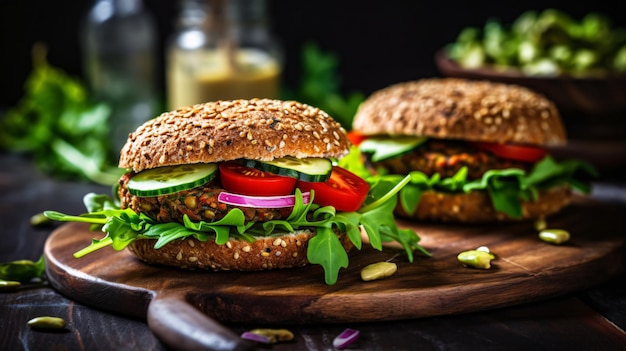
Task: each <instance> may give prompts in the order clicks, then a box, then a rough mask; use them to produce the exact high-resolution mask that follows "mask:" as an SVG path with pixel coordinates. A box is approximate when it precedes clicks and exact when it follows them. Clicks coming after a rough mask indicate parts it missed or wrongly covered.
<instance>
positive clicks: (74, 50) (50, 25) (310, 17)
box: [0, 0, 626, 106]
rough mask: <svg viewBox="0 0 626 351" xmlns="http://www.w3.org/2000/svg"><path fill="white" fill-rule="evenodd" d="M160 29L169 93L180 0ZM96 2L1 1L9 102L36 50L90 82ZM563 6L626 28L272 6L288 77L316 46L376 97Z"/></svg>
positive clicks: (448, 4)
mask: <svg viewBox="0 0 626 351" xmlns="http://www.w3.org/2000/svg"><path fill="white" fill-rule="evenodd" d="M144 4H145V7H146V11H147V12H149V13H150V14H151V15H152V16H153V17H154V20H155V24H156V28H157V36H158V41H157V50H158V51H157V55H158V57H157V60H158V67H159V69H158V70H157V72H158V75H159V76H158V78H157V86H158V90H159V92H161V93H162V94H164V89H165V78H164V77H165V75H164V72H165V68H164V55H165V44H166V41H167V40H168V39H170V38H171V36H172V35H173V34H174V31H175V24H176V19H177V17H178V15H179V9H180V6H179V4H180V2H179V1H176V0H145V1H144ZM91 6H92V1H89V0H65V1H62V2H58V1H46V0H30V1H22V0H3V1H2V2H0V26H1V27H0V52H2V55H0V67H3V69H2V71H0V79H1V81H2V84H1V85H0V89H2V90H1V92H0V106H10V105H13V104H15V103H16V102H17V100H18V99H19V98H20V97H21V95H22V94H23V84H24V80H25V79H26V77H27V75H28V74H29V72H30V70H31V67H32V64H31V49H32V47H33V44H34V43H36V42H43V43H45V44H46V45H47V47H48V60H49V62H50V63H51V64H52V65H55V66H58V67H60V68H62V69H64V70H65V71H67V72H68V73H69V74H71V75H75V76H83V74H84V71H83V63H82V53H81V47H80V38H79V31H80V28H81V21H82V20H83V19H84V17H85V16H86V14H87V12H88V10H89V8H90V7H91ZM545 8H557V9H561V10H564V11H566V12H567V13H569V14H571V15H572V16H573V17H575V18H582V17H583V16H584V15H585V14H587V13H589V12H594V11H595V12H602V13H605V14H607V15H608V16H609V17H611V19H612V20H613V22H614V23H615V24H616V25H620V26H626V16H625V15H624V14H625V13H626V3H624V2H620V1H618V2H615V3H614V4H612V2H608V1H607V2H605V1H597V0H596V1H588V0H581V1H565V0H529V1H523V2H511V1H484V0H475V1H471V2H467V1H460V0H452V1H451V0H448V1H402V0H387V1H371V0H363V1H331V0H318V1H287V0H282V1H281V0H269V1H268V11H269V17H270V21H271V24H270V25H271V30H272V32H273V33H274V34H275V36H276V38H277V40H278V41H279V43H280V44H281V45H282V47H283V50H284V57H285V60H284V62H285V71H284V73H285V74H284V81H285V84H286V85H287V86H290V85H291V86H293V85H296V84H297V82H298V78H299V74H300V71H299V68H300V67H299V66H300V54H301V49H302V45H303V44H304V43H306V42H313V43H316V44H318V45H319V47H320V48H321V49H322V50H324V51H330V52H333V53H335V54H336V55H337V56H338V58H339V61H340V63H339V72H338V73H339V75H340V77H341V88H342V90H344V91H347V92H349V91H361V92H363V93H364V94H369V93H371V92H372V91H374V90H376V89H380V88H382V87H384V86H386V85H389V84H392V83H396V82H400V81H405V80H411V79H417V78H422V77H430V76H434V75H438V74H439V72H438V71H437V68H436V66H435V63H434V59H433V56H434V54H435V52H436V51H437V50H438V49H439V48H441V47H442V46H444V45H446V44H447V43H450V42H452V41H454V40H455V39H456V36H457V35H458V34H459V32H460V31H461V30H462V29H463V28H464V27H467V26H477V27H482V26H483V25H484V23H485V21H486V20H488V19H489V18H493V17H496V18H499V19H500V20H501V21H503V22H507V21H509V22H510V21H513V20H514V19H515V18H517V16H519V15H520V14H521V13H522V12H524V11H527V10H532V9H535V10H542V9H545Z"/></svg>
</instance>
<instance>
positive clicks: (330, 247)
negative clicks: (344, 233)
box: [307, 227, 348, 285]
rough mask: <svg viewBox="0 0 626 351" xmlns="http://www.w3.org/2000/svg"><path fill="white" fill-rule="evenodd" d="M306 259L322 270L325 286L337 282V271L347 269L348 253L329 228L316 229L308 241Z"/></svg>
mask: <svg viewBox="0 0 626 351" xmlns="http://www.w3.org/2000/svg"><path fill="white" fill-rule="evenodd" d="M308 245H309V246H308V249H307V259H308V260H309V262H310V263H312V264H319V265H321V266H322V267H323V268H324V280H325V282H326V284H328V285H333V284H335V283H336V282H337V277H338V276H339V269H341V268H347V267H348V253H347V252H346V251H345V249H344V248H343V245H341V242H340V241H339V237H338V236H337V235H336V234H335V232H333V230H332V229H331V228H327V227H317V233H316V234H315V236H314V237H312V238H311V239H310V240H309V244H308Z"/></svg>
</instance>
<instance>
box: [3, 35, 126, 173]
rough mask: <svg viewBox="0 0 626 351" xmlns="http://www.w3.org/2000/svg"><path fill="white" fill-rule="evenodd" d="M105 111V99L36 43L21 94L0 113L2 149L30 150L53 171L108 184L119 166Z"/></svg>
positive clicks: (43, 166) (46, 169) (45, 169)
mask: <svg viewBox="0 0 626 351" xmlns="http://www.w3.org/2000/svg"><path fill="white" fill-rule="evenodd" d="M109 115H110V108H109V106H108V105H106V104H103V103H95V102H93V101H92V100H91V99H90V98H89V96H88V92H87V90H86V88H85V87H84V86H83V84H82V83H81V82H80V81H79V80H78V79H75V78H72V77H70V76H68V75H67V74H66V73H65V72H63V71H61V70H60V69H58V68H55V67H53V66H51V65H50V64H49V63H48V62H47V61H46V57H45V49H44V48H43V47H42V46H35V48H34V50H33V71H32V72H31V74H30V76H29V77H28V79H27V81H26V85H25V94H24V96H23V97H22V99H21V100H20V101H19V103H18V104H17V106H15V107H13V108H12V109H10V110H8V111H7V112H6V114H5V115H4V116H2V118H0V149H2V150H10V151H14V152H23V153H26V154H28V155H30V156H32V158H33V160H34V161H35V164H36V165H37V166H38V167H39V168H40V169H41V170H42V171H43V172H45V173H47V174H50V175H52V176H55V177H59V178H65V179H83V180H89V181H92V182H95V183H99V184H104V185H111V184H113V183H115V182H116V181H117V180H118V179H119V177H120V176H121V172H122V171H121V170H120V169H118V168H117V167H116V166H114V163H115V162H117V159H116V157H117V156H114V155H113V154H114V151H113V150H111V145H110V143H109V142H108V132H109V123H108V118H109ZM116 151H117V150H115V152H116Z"/></svg>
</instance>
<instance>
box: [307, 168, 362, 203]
mask: <svg viewBox="0 0 626 351" xmlns="http://www.w3.org/2000/svg"><path fill="white" fill-rule="evenodd" d="M297 185H298V188H300V190H302V191H303V192H306V191H311V190H313V191H315V196H314V198H313V202H315V203H317V204H319V205H322V206H333V207H335V209H336V210H337V211H348V212H351V211H356V210H358V209H359V208H361V205H362V204H363V201H365V198H366V197H367V193H368V192H369V190H370V186H369V184H368V183H367V182H366V181H365V180H363V179H362V178H361V177H359V176H357V175H356V174H354V173H352V172H350V171H347V170H345V169H343V168H341V167H338V166H333V172H332V173H331V175H330V179H328V180H327V181H325V182H304V181H298V184H297Z"/></svg>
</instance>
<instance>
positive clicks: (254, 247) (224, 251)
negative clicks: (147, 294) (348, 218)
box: [128, 230, 353, 271]
mask: <svg viewBox="0 0 626 351" xmlns="http://www.w3.org/2000/svg"><path fill="white" fill-rule="evenodd" d="M313 236H314V232H313V231H311V230H300V231H297V232H293V233H289V234H282V235H273V236H269V237H258V238H257V240H256V241H255V242H254V243H249V242H247V241H242V240H233V239H230V240H229V241H228V242H227V243H226V244H223V245H218V244H217V243H215V240H213V239H209V240H207V241H206V242H202V241H198V240H196V239H194V238H188V239H185V240H175V241H172V242H170V243H168V244H167V245H165V246H163V247H161V248H159V249H155V248H154V244H155V242H156V240H151V239H146V240H137V241H135V242H133V243H131V244H130V245H129V246H128V248H129V250H130V251H131V252H132V253H133V254H135V256H137V257H138V258H139V259H141V260H142V261H144V262H146V263H150V264H160V265H166V266H173V267H178V268H182V269H207V270H214V271H220V270H240V271H259V270H265V269H277V268H292V267H302V266H305V265H307V264H308V263H309V262H308V260H307V247H308V242H309V239H311V238H312V237H313ZM339 240H340V241H341V243H342V245H343V247H344V248H345V249H346V252H349V251H350V250H351V249H352V247H353V245H352V242H351V241H350V239H349V238H348V236H347V235H345V234H340V235H339Z"/></svg>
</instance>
